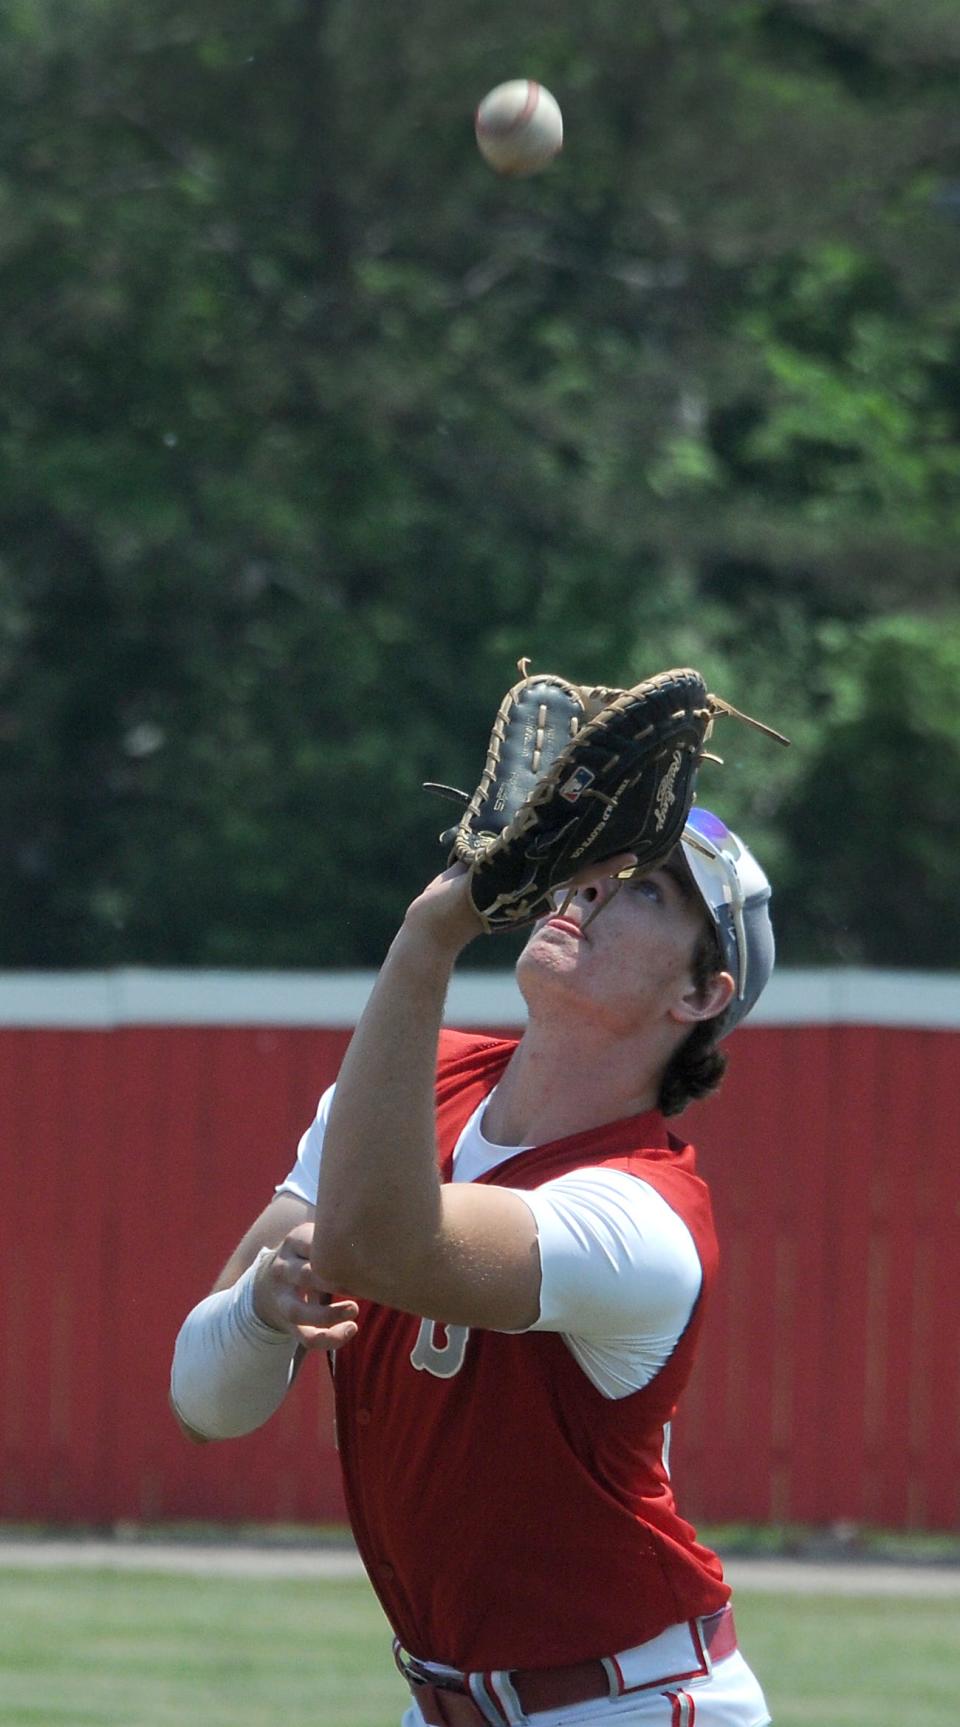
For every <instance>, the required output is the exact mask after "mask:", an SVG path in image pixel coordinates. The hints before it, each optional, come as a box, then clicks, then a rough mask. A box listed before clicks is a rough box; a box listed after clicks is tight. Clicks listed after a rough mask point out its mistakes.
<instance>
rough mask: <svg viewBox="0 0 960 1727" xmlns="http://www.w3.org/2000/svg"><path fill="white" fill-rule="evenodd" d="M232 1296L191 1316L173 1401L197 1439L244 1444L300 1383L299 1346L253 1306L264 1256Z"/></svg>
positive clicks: (213, 1298)
mask: <svg viewBox="0 0 960 1727" xmlns="http://www.w3.org/2000/svg"><path fill="white" fill-rule="evenodd" d="M270 1251H271V1249H269V1248H261V1250H260V1252H259V1253H258V1255H257V1257H256V1259H255V1260H254V1262H253V1264H252V1265H251V1266H249V1267H248V1269H247V1270H246V1271H245V1272H244V1273H243V1275H242V1277H239V1278H238V1279H237V1281H236V1283H234V1284H233V1285H232V1286H231V1287H230V1288H229V1289H219V1290H217V1291H216V1292H215V1293H214V1294H213V1295H208V1296H206V1297H205V1298H204V1300H203V1301H201V1302H198V1304H197V1306H196V1307H195V1308H193V1310H192V1311H191V1312H190V1313H188V1314H187V1317H186V1319H185V1320H184V1322H183V1325H182V1326H181V1327H180V1334H179V1336H178V1338H177V1342H176V1347H175V1349H174V1352H173V1366H172V1368H171V1370H170V1397H171V1401H172V1403H173V1407H174V1409H175V1410H176V1412H177V1414H178V1415H179V1416H180V1419H181V1421H184V1422H186V1425H187V1426H188V1427H191V1428H192V1429H193V1431H194V1433H200V1434H202V1435H203V1437H204V1438H205V1439H238V1438H239V1437H240V1435H241V1434H244V1433H252V1432H253V1431H254V1429H255V1428H257V1427H262V1426H263V1424H264V1422H265V1421H267V1420H269V1418H270V1416H271V1415H273V1413H274V1411H275V1410H277V1409H279V1407H280V1405H281V1403H282V1402H283V1399H284V1397H285V1396H286V1394H287V1389H288V1387H289V1385H290V1381H291V1379H292V1377H293V1366H294V1357H295V1356H296V1353H297V1338H296V1337H295V1336H294V1335H293V1333H292V1332H287V1331H274V1329H273V1327H272V1326H270V1325H266V1324H264V1321H263V1320H262V1319H261V1318H260V1317H259V1315H258V1314H257V1312H256V1310H255V1308H254V1305H253V1280H254V1277H255V1276H256V1271H257V1267H258V1265H259V1264H260V1261H261V1259H262V1258H263V1257H264V1254H266V1253H269V1252H270Z"/></svg>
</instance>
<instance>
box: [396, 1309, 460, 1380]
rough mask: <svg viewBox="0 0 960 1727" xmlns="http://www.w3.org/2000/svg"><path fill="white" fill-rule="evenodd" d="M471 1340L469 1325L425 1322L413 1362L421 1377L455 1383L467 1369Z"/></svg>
mask: <svg viewBox="0 0 960 1727" xmlns="http://www.w3.org/2000/svg"><path fill="white" fill-rule="evenodd" d="M469 1337H470V1327H469V1325H441V1323H440V1321H439V1320H438V1319H424V1320H422V1321H421V1323H420V1330H419V1332H418V1333H417V1341H416V1343H415V1344H414V1346H413V1349H412V1350H411V1352H410V1360H411V1362H412V1363H413V1366H414V1367H415V1368H417V1370H418V1371H419V1372H421V1373H422V1372H427V1373H432V1374H433V1376H434V1378H435V1379H452V1378H453V1376H454V1374H456V1373H459V1372H460V1369H461V1367H462V1366H463V1358H464V1356H465V1355H466V1353H467V1342H468V1339H469ZM441 1340H442V1341H441Z"/></svg>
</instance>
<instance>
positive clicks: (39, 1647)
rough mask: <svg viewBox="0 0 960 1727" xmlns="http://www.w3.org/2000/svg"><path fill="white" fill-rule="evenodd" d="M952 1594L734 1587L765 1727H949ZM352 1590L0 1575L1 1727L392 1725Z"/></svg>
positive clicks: (115, 1575)
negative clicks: (773, 1591)
mask: <svg viewBox="0 0 960 1727" xmlns="http://www.w3.org/2000/svg"><path fill="white" fill-rule="evenodd" d="M957 1614H958V1607H957V1601H956V1599H954V1600H916V1599H912V1600H888V1599H872V1600H867V1599H863V1600H860V1599H851V1598H848V1597H842V1598H841V1597H832V1596H829V1595H824V1596H811V1597H806V1596H786V1595H759V1594H752V1593H747V1592H745V1591H744V1592H740V1593H738V1596H737V1621H738V1625H739V1628H740V1637H741V1642H742V1645H743V1648H744V1651H745V1653H746V1655H747V1658H748V1660H749V1661H750V1662H751V1663H752V1665H753V1666H754V1668H755V1669H756V1671H757V1673H758V1675H759V1676H760V1679H761V1682H762V1683H763V1685H764V1688H765V1690H766V1693H767V1698H768V1701H769V1703H770V1706H771V1710H772V1712H773V1716H774V1722H775V1727H818V1724H820V1723H823V1724H824V1727H956V1721H957V1701H956V1700H957V1696H958V1691H960V1638H958V1636H957ZM403 1704H404V1687H403V1685H402V1684H401V1682H400V1680H399V1678H398V1676H397V1674H396V1672H395V1671H394V1668H393V1665H392V1662H391V1659H390V1639H389V1633H388V1631H387V1627H386V1624H385V1622H384V1619H383V1615H382V1614H381V1612H380V1608H379V1606H378V1604H377V1602H376V1600H375V1599H374V1597H373V1595H372V1594H371V1592H370V1589H369V1587H368V1586H367V1584H366V1583H364V1582H361V1581H357V1582H323V1583H320V1582H300V1581H297V1582H289V1583H278V1582H274V1581H272V1580H270V1579H245V1580H243V1581H240V1580H233V1579H230V1580H224V1579H220V1578H206V1577H204V1578H191V1577H182V1576H159V1575H155V1574H142V1573H120V1572H114V1571H110V1572H106V1571H104V1572H83V1571H68V1570H66V1569H63V1570H60V1571H57V1570H56V1569H53V1568H51V1569H47V1570H31V1571H9V1572H4V1571H2V1570H0V1723H2V1727H28V1724H29V1727H174V1724H176V1727H276V1724H277V1723H279V1722H283V1721H288V1720H292V1721H303V1720H308V1721H310V1722H313V1723H316V1724H317V1727H397V1724H398V1723H399V1720H400V1716H401V1714H402V1712H403Z"/></svg>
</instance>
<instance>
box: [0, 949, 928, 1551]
mask: <svg viewBox="0 0 960 1727" xmlns="http://www.w3.org/2000/svg"><path fill="white" fill-rule="evenodd" d="M369 982H370V980H369V978H367V977H365V976H362V975H360V974H356V975H346V974H341V975H340V976H338V977H330V978H325V977H323V976H320V975H317V976H312V977H311V976H304V975H298V976H295V977H290V978H285V977H280V976H271V975H264V974H253V975H249V976H247V975H235V976H230V975H229V974H194V975H190V974H171V973H166V974H164V973H159V974H158V973H115V974H103V975H97V976H94V975H91V976H77V975H64V976H63V977H59V978H58V977H51V976H49V975H47V976H42V977H27V976H22V977H8V978H7V980H6V981H4V982H0V1157H2V1169H3V1201H2V1222H0V1244H2V1261H0V1263H2V1278H3V1292H4V1299H3V1341H2V1354H0V1362H2V1366H0V1518H3V1519H6V1520H8V1521H9V1520H16V1521H20V1520H41V1521H44V1522H52V1521H55V1522H64V1523H73V1522H76V1523H85V1524H89V1523H98V1524H100V1523H112V1522H115V1521H116V1520H118V1519H132V1520H137V1521H139V1520H150V1521H153V1520H158V1519H164V1518H178V1519H182V1518H202V1519H208V1518H216V1519H231V1520H233V1519H236V1520H250V1521H259V1520H266V1521H276V1520H282V1521H287V1520H290V1521H292V1520H297V1521H300V1520H314V1519H320V1520H327V1519H339V1518H340V1517H341V1516H342V1501H341V1498H340V1490H339V1484H338V1477H337V1465H336V1457H335V1453H334V1449H333V1444H332V1431H331V1418H330V1399H329V1394H328V1389H327V1383H326V1369H325V1367H324V1366H323V1365H322V1364H320V1363H316V1362H310V1363H308V1364H307V1369H306V1370H305V1371H304V1373H303V1374H302V1375H301V1378H300V1381H299V1383H298V1384H297V1386H296V1387H295V1389H294V1391H293V1393H292V1394H291V1396H290V1398H289V1399H288V1401H287V1404H286V1406H285V1407H284V1409H283V1410H282V1411H281V1412H280V1414H279V1415H278V1416H277V1417H276V1418H275V1419H274V1421H273V1422H272V1423H271V1424H270V1425H269V1426H268V1427H267V1428H266V1429H264V1430H263V1431H262V1432H261V1433H260V1434H257V1435H253V1436H251V1437H250V1438H248V1439H244V1440H238V1441H234V1442H231V1443H229V1444H226V1445H220V1446H211V1447H209V1448H206V1449H199V1448H195V1447H192V1446H188V1445H187V1444H186V1443H185V1442H183V1441H182V1440H181V1439H180V1437H179V1435H178V1433H177V1432H176V1430H175V1428H174V1425H173V1422H172V1420H171V1418H170V1416H169V1415H168V1412H167V1407H166V1386H167V1375H168V1368H169V1357H170V1351H171V1348H172V1344H173V1340H174V1337H175V1335H176V1331H177V1329H178V1326H179V1324H180V1321H181V1319H182V1317H183V1314H184V1312H185V1311H186V1310H187V1308H188V1307H189V1306H190V1305H192V1303H193V1301H194V1300H196V1299H198V1298H199V1296H200V1295H201V1294H203V1293H204V1291H205V1290H206V1289H207V1288H208V1287H209V1284H210V1283H211V1281H212V1279H213V1277H214V1275H215V1274H216V1272H217V1270H218V1269H219V1266H220V1264H221V1263H222V1261H223V1260H224V1259H225V1258H226V1256H227V1254H228V1253H229V1251H230V1249H231V1248H232V1247H233V1245H234V1243H235V1241H236V1240H237V1239H238V1237H239V1236H240V1235H241V1234H242V1232H243V1230H244V1228H245V1227H246V1225H247V1224H248V1222H249V1221H250V1219H251V1217H252V1216H253V1215H254V1214H255V1213H256V1212H257V1211H258V1210H259V1209H260V1208H261V1206H262V1205H263V1204H264V1203H265V1202H266V1200H267V1199H268V1198H269V1196H270V1193H271V1191H272V1188H273V1185H274V1183H275V1182H276V1181H279V1180H280V1179H281V1178H282V1177H283V1175H284V1174H285V1173H286V1171H287V1169H288V1168H289V1166H290V1164H291V1162H292V1159H293V1152H294V1149H295V1145H296V1141H297V1138H298V1136H299V1134H300V1132H301V1131H302V1130H303V1128H304V1127H305V1125H306V1124H307V1122H308V1120H309V1119H310V1116H311V1115H312V1113H313V1109H314V1106H315V1102H316V1098H317V1095H318V1093H319V1092H320V1090H321V1089H322V1088H323V1087H324V1086H325V1085H326V1084H327V1083H329V1081H330V1080H331V1079H332V1078H333V1077H334V1074H335V1071H336V1068H337V1064H338V1060H339V1058H340V1055H341V1053H342V1050H343V1048H344V1046H345V1043H346V1041H347V1038H348V1036H349V1026H350V1025H351V1024H352V1023H354V1021H355V1017H356V1013H357V1012H358V1010H359V1005H360V1003H361V1002H362V999H363V998H364V996H365V994H366V990H367V989H368V988H369ZM768 995H769V997H770V999H769V1001H767V999H766V997H765V999H764V1003H763V1011H762V1013H761V1012H760V1011H759V1010H758V1012H757V1015H756V1018H755V1022H754V1021H751V1023H750V1025H749V1026H748V1027H747V1028H745V1029H743V1030H742V1031H740V1032H739V1033H738V1034H737V1036H736V1038H735V1039H734V1040H733V1041H732V1043H731V1046H730V1050H731V1057H732V1059H731V1063H730V1070H729V1073H728V1076H727V1079H726V1081H725V1083H724V1087H723V1090H722V1091H721V1093H720V1095H719V1097H717V1098H715V1099H712V1100H710V1102H709V1103H707V1104H704V1105H699V1106H697V1107H695V1108H694V1109H691V1110H690V1111H688V1113H687V1114H686V1115H685V1116H684V1117H683V1118H682V1119H681V1122H680V1123H677V1124H676V1125H677V1127H678V1128H679V1127H680V1126H681V1125H682V1127H683V1130H684V1132H685V1133H686V1134H687V1135H688V1136H689V1137H690V1138H692V1139H693V1140H694V1141H695V1143H696V1144H697V1145H698V1146H699V1148H700V1152H701V1165H702V1168H703V1169H704V1172H705V1173H706V1174H707V1175H708V1177H709V1179H710V1181H711V1184H712V1188H713V1192H714V1199H715V1205H716V1211H717V1220H718V1224H719V1230H720V1238H721V1250H722V1265H721V1278H720V1286H719V1293H718V1297H717V1299H716V1301H715V1303H714V1307H713V1310H712V1313H711V1316H710V1319H709V1322H708V1325H707V1332H706V1342H705V1348H704V1353H703V1357H702V1360H701V1363H700V1366H699V1369H698V1372H697V1374H696V1376H695V1379H694V1383H693V1385H692V1386H691V1388H690V1390H689V1392H688V1394H687V1397H686V1400H685V1404H684V1406H683V1408H682V1410H681V1415H680V1419H679V1420H678V1422H677V1426H676V1432H675V1436H674V1449H673V1467H674V1477H675V1480H676V1483H677V1489H678V1494H679V1497H680V1500H681V1504H682V1505H683V1507H684V1509H685V1510H686V1511H687V1513H688V1515H690V1516H691V1517H692V1518H693V1519H694V1520H695V1521H698V1520H703V1521H710V1522H717V1521H725V1520H731V1519H749V1520H757V1521H767V1520H770V1519H775V1520H778V1521H786V1520H789V1521H799V1522H812V1523H824V1522H827V1521H831V1520H834V1519H840V1518H844V1519H847V1518H849V1519H854V1520H857V1521H866V1522H871V1523H877V1524H883V1525H886V1526H890V1527H897V1526H912V1527H916V1528H930V1529H947V1528H955V1527H956V1526H957V1522H958V1518H960V1343H958V1329H957V1315H958V1311H960V1247H958V1236H957V1224H958V1219H960V1143H958V1141H960V1128H958V1123H957V1107H956V1098H957V1091H958V1081H960V981H958V980H955V979H947V978H942V977H941V978H923V977H920V976H914V975H911V974H900V975H897V974H866V973H859V974H858V973H845V974H832V973H821V974H816V973H814V974H796V973H795V974H786V975H785V976H784V977H782V978H779V979H777V980H775V984H774V985H772V986H771V988H770V990H769V991H768ZM448 1018H449V1019H450V1021H451V1023H456V1024H460V1025H474V1026H481V1027H485V1028H489V1027H496V1026H510V1025H515V1024H516V1023H517V1018H518V1011H517V998H516V997H515V994H514V993H513V986H512V984H510V983H508V982H507V981H505V980H504V979H503V978H502V977H495V976H489V977H485V978H483V977H479V976H478V977H474V978H473V979H467V978H465V980H461V981H460V982H458V983H456V984H455V986H454V991H453V993H452V996H451V1001H450V1007H449V1010H448ZM871 1019H872V1020H875V1021H878V1022H879V1023H869V1021H870V1020H871Z"/></svg>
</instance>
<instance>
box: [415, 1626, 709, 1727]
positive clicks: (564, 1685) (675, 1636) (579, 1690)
mask: <svg viewBox="0 0 960 1727" xmlns="http://www.w3.org/2000/svg"><path fill="white" fill-rule="evenodd" d="M736 1647H737V1634H736V1629H735V1627H734V1623H733V1609H732V1607H729V1606H727V1607H721V1608H720V1611H719V1612H718V1613H710V1614H708V1615H707V1616H706V1617H705V1618H703V1619H691V1620H689V1621H688V1622H685V1623H684V1624H681V1625H673V1626H670V1627H669V1628H668V1629H667V1630H666V1631H664V1632H662V1633H661V1635H660V1636H659V1637H652V1638H651V1639H650V1640H649V1642H647V1643H638V1644H637V1645H636V1646H635V1647H634V1648H633V1649H624V1650H622V1651H621V1652H620V1653H619V1654H617V1655H603V1656H600V1657H598V1658H597V1659H596V1660H594V1661H579V1662H577V1663H575V1664H574V1665H573V1666H570V1667H531V1668H527V1669H523V1668H518V1669H511V1670H509V1671H506V1670H505V1671H500V1672H494V1673H460V1672H458V1671H457V1669H456V1668H453V1667H442V1666H440V1665H439V1664H436V1663H433V1662H427V1661H419V1660H418V1659H417V1658H416V1656H413V1655H410V1654H408V1653H407V1651H406V1650H405V1649H402V1648H401V1647H400V1645H399V1643H394V1658H395V1660H396V1663H397V1666H398V1667H399V1669H400V1672H401V1673H402V1674H403V1676H404V1678H405V1679H406V1681H407V1683H408V1684H409V1686H410V1690H411V1692H412V1694H413V1697H414V1699H415V1701H416V1703H417V1706H418V1708H419V1710H420V1713H421V1715H422V1716H423V1719H424V1721H426V1722H427V1723H428V1727H513V1724H514V1723H517V1722H523V1721H525V1720H526V1719H527V1717H528V1716H529V1715H536V1714H538V1713H539V1712H540V1711H542V1710H548V1709H564V1708H566V1707H567V1706H568V1705H570V1704H572V1703H588V1702H590V1701H592V1700H595V1699H599V1698H601V1697H609V1698H617V1697H627V1696H629V1695H630V1693H631V1692H634V1691H648V1690H655V1689H657V1688H662V1687H664V1686H666V1685H670V1684H678V1683H680V1682H682V1681H683V1680H689V1679H703V1678H705V1677H706V1676H707V1675H708V1674H709V1672H710V1670H711V1668H712V1666H713V1663H714V1662H715V1661H723V1660H724V1659H725V1657H726V1656H728V1655H732V1654H733V1652H734V1650H735V1649H736Z"/></svg>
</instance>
